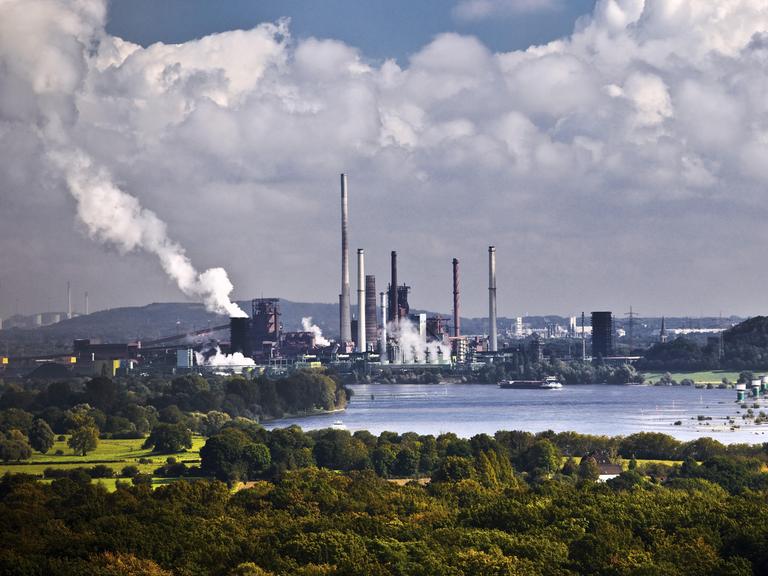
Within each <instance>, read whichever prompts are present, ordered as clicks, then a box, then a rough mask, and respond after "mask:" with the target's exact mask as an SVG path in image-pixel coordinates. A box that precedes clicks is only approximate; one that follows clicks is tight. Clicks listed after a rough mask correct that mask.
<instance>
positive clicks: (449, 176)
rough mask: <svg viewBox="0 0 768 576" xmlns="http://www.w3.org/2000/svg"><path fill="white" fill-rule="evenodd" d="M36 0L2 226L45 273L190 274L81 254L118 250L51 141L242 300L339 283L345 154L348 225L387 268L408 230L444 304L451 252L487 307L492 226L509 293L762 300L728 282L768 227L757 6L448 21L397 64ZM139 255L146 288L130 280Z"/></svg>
mask: <svg viewBox="0 0 768 576" xmlns="http://www.w3.org/2000/svg"><path fill="white" fill-rule="evenodd" d="M35 1H36V7H37V9H36V10H28V9H27V10H24V9H22V8H21V6H22V3H21V2H18V1H11V0H0V11H1V12H2V17H0V61H1V62H2V64H3V65H2V66H0V70H1V71H0V75H1V76H0V143H2V145H3V149H4V151H7V152H6V153H5V154H4V155H3V158H2V159H0V181H1V182H2V184H3V192H2V194H3V196H2V200H3V202H4V206H5V210H3V211H1V212H0V238H2V240H3V243H4V245H7V241H8V240H9V239H10V238H11V237H22V238H25V239H26V240H27V242H26V243H22V244H23V245H22V246H21V247H19V248H18V249H15V251H13V253H9V251H4V252H5V253H4V254H3V255H1V256H0V258H1V259H2V260H0V264H2V265H3V267H4V269H6V270H9V272H10V274H11V275H12V276H13V275H17V276H18V277H19V278H33V277H36V276H35V275H38V276H40V277H42V275H43V274H44V273H45V270H43V269H40V270H38V269H37V268H35V265H34V264H30V262H34V261H37V260H38V259H39V255H40V254H42V253H45V252H46V251H48V252H49V254H47V255H45V256H44V257H43V260H45V259H47V261H49V262H63V264H62V265H63V266H65V267H66V268H67V270H73V271H76V272H79V273H82V274H83V275H84V277H88V281H89V282H100V283H102V284H101V285H102V286H103V289H104V290H113V291H114V292H115V293H118V294H127V293H128V292H130V293H135V292H136V290H137V287H139V286H141V289H142V292H141V294H142V298H141V299H140V300H139V301H143V300H146V299H149V298H156V297H158V298H159V297H167V298H173V297H174V295H175V294H177V293H176V292H175V291H174V289H172V288H171V287H169V286H167V285H163V284H162V282H158V281H154V280H152V278H153V276H152V273H151V272H152V268H151V266H150V265H148V264H146V263H145V262H144V261H141V262H139V261H137V260H129V261H130V262H131V263H132V264H131V266H129V265H128V264H125V265H121V263H120V261H119V260H116V259H115V256H114V255H113V254H110V253H102V252H99V251H96V250H95V249H94V251H93V252H88V260H89V263H92V264H97V265H104V266H106V265H109V266H111V267H113V268H114V269H115V272H114V275H111V277H110V278H103V277H102V276H103V275H97V274H92V275H91V276H88V274H89V272H88V268H89V267H86V266H84V265H82V264H81V263H78V262H76V261H75V260H76V259H73V258H71V257H70V254H71V253H73V247H77V249H78V250H81V251H82V250H87V248H85V247H84V246H83V245H82V244H79V243H78V242H77V241H76V240H74V239H71V238H70V236H73V237H74V235H71V220H69V219H67V218H65V217H64V216H63V215H64V214H71V215H74V214H75V213H76V212H77V211H78V210H79V211H80V216H81V220H83V218H82V216H83V213H82V212H83V210H84V208H85V206H83V205H82V204H81V205H79V206H78V205H77V204H75V205H74V206H72V205H71V200H69V199H68V198H69V196H68V195H67V193H66V191H67V175H66V173H62V171H61V170H58V169H57V168H56V165H55V164H51V162H50V161H49V158H50V155H49V154H48V151H47V149H46V146H47V143H50V142H51V141H52V140H53V141H56V140H55V139H56V138H59V139H60V140H58V141H59V142H66V143H67V144H68V147H71V148H73V149H77V150H80V151H82V153H83V154H85V155H86V156H87V157H88V158H89V159H90V161H91V162H92V163H93V164H94V165H95V166H98V167H100V170H101V169H103V170H104V171H105V172H104V173H106V174H109V181H110V182H111V183H112V184H113V185H114V186H115V188H116V189H119V190H121V191H123V192H125V193H128V194H130V195H131V196H132V197H133V198H135V199H136V201H137V202H138V203H139V206H140V207H141V208H142V209H146V210H148V211H149V213H151V214H152V215H154V217H156V218H158V219H162V221H163V222H165V223H167V225H166V229H167V237H168V238H178V240H176V241H174V242H176V243H178V244H179V245H181V244H183V245H184V246H185V247H186V248H187V249H186V252H185V253H184V254H190V255H191V256H193V257H194V259H195V260H200V261H201V262H210V263H212V264H213V263H216V264H217V265H218V263H221V264H222V265H224V266H226V267H227V268H228V269H230V271H231V273H232V276H233V280H234V284H236V285H237V286H238V289H239V293H238V295H239V296H240V297H249V296H252V295H258V294H259V293H270V294H275V295H278V294H279V295H280V296H282V297H287V298H293V299H304V300H324V301H333V300H335V294H337V293H338V286H337V283H338V278H337V277H338V270H337V263H336V261H337V259H338V258H337V257H336V256H334V255H335V254H337V252H338V247H337V244H338V237H337V236H338V231H337V228H338V226H337V220H338V215H337V204H338V202H337V200H338V198H337V194H338V191H337V189H336V188H337V179H338V173H339V172H342V171H346V172H348V173H349V174H350V188H351V208H350V209H351V214H352V241H353V243H357V244H358V245H360V246H365V247H366V248H367V249H368V250H367V252H368V253H369V254H370V255H371V256H370V260H369V266H370V267H371V268H372V269H374V270H375V269H377V268H378V269H379V270H380V271H381V272H382V273H384V272H385V271H386V255H387V254H388V251H389V250H390V249H399V250H400V253H401V262H402V274H403V275H404V277H407V279H408V282H409V283H410V284H411V285H413V286H414V292H413V303H414V304H415V305H417V306H419V307H422V308H432V309H444V310H447V309H448V308H449V307H450V258H451V257H453V256H459V257H462V258H464V257H466V258H464V260H463V261H464V262H466V263H465V273H464V275H463V277H464V279H465V287H464V289H463V293H464V294H465V295H466V297H465V308H466V309H467V311H468V312H469V313H476V314H480V313H482V310H483V308H484V306H483V302H484V281H483V279H482V278H483V272H482V269H483V265H482V257H481V256H480V255H482V254H483V253H484V247H485V246H487V245H488V244H491V243H492V244H495V245H496V246H497V247H498V250H499V286H500V290H499V299H500V300H499V304H500V312H501V313H502V314H507V315H517V314H521V313H523V312H532V311H538V312H545V311H558V312H569V311H576V310H580V309H581V308H582V307H585V308H589V307H591V306H595V307H598V306H600V307H603V306H605V307H616V308H617V309H618V306H621V305H624V303H625V302H626V301H627V300H629V299H630V298H632V295H633V294H635V297H634V303H635V304H637V303H638V302H639V301H640V300H641V299H642V298H647V299H648V303H647V304H646V306H645V310H644V311H646V312H648V313H652V312H656V311H658V312H661V311H663V309H661V310H660V309H659V308H667V307H675V308H677V309H678V310H681V311H682V310H685V311H686V312H687V313H695V312H698V311H701V310H705V309H706V310H709V311H716V310H718V309H722V308H724V309H726V310H732V309H733V306H734V302H738V303H739V304H738V306H741V307H743V308H739V309H738V310H736V311H739V312H742V313H748V312H754V310H753V309H752V306H757V305H758V304H759V303H760V302H762V296H760V294H759V292H760V290H759V288H758V287H757V286H759V284H760V283H761V281H768V274H766V278H762V276H761V277H760V278H758V279H757V280H756V286H755V287H750V286H748V285H745V284H744V283H739V284H738V285H731V286H729V287H728V290H727V291H726V290H725V289H724V287H725V281H726V280H727V278H729V277H737V276H739V275H740V274H741V273H742V272H743V269H744V267H745V266H746V267H750V268H754V266H753V264H754V262H755V261H758V260H759V258H760V257H761V256H762V254H761V251H760V250H759V249H758V248H757V246H759V245H760V244H761V243H762V242H763V241H768V232H765V229H766V227H765V226H764V225H763V220H764V217H765V209H764V208H763V207H762V198H763V190H764V188H765V186H766V184H768V170H766V168H765V166H766V165H768V152H767V151H768V103H766V99H765V97H764V95H765V93H766V89H767V88H768V72H766V70H768V67H766V64H767V63H768V50H766V48H765V46H766V45H767V44H768V42H766V40H765V38H766V37H768V32H767V31H768V9H766V7H765V6H764V3H763V2H760V1H758V0H728V1H725V0H721V1H714V2H699V1H697V0H675V1H674V2H670V1H669V0H599V1H598V2H597V4H596V6H595V9H594V12H593V14H591V15H590V16H589V17H586V18H583V19H582V20H580V21H579V23H578V25H577V28H576V30H575V31H574V32H573V34H572V35H570V36H569V37H566V38H562V39H559V40H557V41H554V42H551V43H549V44H546V45H542V46H532V47H530V48H529V49H527V50H524V51H515V52H509V53H494V52H492V51H491V50H489V49H488V48H487V47H486V46H484V45H483V43H482V42H480V41H479V40H477V39H475V38H472V37H467V36H461V35H456V34H443V35H440V36H438V37H436V38H435V39H434V40H433V41H431V42H430V43H429V44H427V45H426V46H424V47H423V48H422V49H421V50H419V51H418V52H417V53H415V54H413V55H412V57H411V58H410V60H409V62H408V63H407V64H405V65H398V64H397V63H396V62H394V61H386V62H384V63H373V62H371V61H369V60H368V59H366V57H365V54H362V53H361V52H360V51H359V50H357V49H356V48H354V47H351V46H348V45H346V44H344V43H342V42H339V41H336V40H333V39H316V38H310V39H306V40H300V41H299V40H295V39H293V38H291V36H290V28H289V25H288V24H287V23H285V22H278V23H274V24H265V25H262V26H259V27H257V28H255V29H253V30H247V31H236V32H227V33H222V34H216V35H212V36H208V37H205V38H202V39H199V40H194V41H190V42H187V43H184V44H180V45H173V46H171V45H163V44H155V45H152V46H149V47H147V48H142V47H140V46H136V45H133V44H131V43H129V42H126V41H124V40H121V39H119V38H115V37H112V36H109V35H108V34H106V32H105V31H104V27H103V26H104V18H105V6H104V4H103V3H101V2H97V1H95V0H91V1H85V0H79V1H75V0H72V1H65V0H58V1H54V0H45V1H44V0H35ZM29 4H30V2H29V1H28V0H25V1H24V2H23V6H24V7H28V6H29ZM488 4H489V5H490V4H491V3H488ZM493 5H494V6H497V7H498V6H502V5H504V6H507V8H506V9H511V8H510V7H511V6H513V5H515V6H517V9H521V8H523V7H526V6H529V7H533V6H534V3H533V2H531V3H520V2H517V3H515V2H508V3H503V2H499V3H496V2H494V3H493ZM43 14H47V15H48V16H47V17H45V18H43V17H42V15H43ZM25 31H26V32H25ZM30 31H32V32H34V33H30ZM70 180H71V178H70ZM89 209H90V208H89ZM137 210H138V209H137ZM138 213H139V214H146V213H143V212H141V211H140V210H139V211H138ZM24 218H27V220H26V222H27V223H29V222H30V221H34V222H39V225H40V226H41V227H42V226H44V227H45V229H44V230H43V231H42V232H40V233H38V234H35V235H32V234H30V231H29V230H27V228H29V226H28V225H27V226H24V225H21V224H19V222H21V221H23V219H24ZM121 226H124V223H123V222H118V221H117V220H116V221H115V222H114V223H113V226H112V225H111V226H109V227H107V228H105V229H103V230H102V229H101V228H97V230H96V233H95V236H96V237H102V239H103V236H104V235H109V234H113V233H114V230H113V228H114V229H120V227H121ZM742 227H747V228H748V229H749V230H750V235H751V236H752V239H753V242H751V243H749V245H746V246H745V243H744V242H743V241H742V238H741V237H740V234H739V233H737V231H738V230H740V229H741V228H742ZM91 233H93V231H91ZM169 242H170V241H169ZM112 244H115V243H114V242H112ZM117 244H118V247H119V242H118V243H117ZM678 244H679V245H678ZM753 246H754V247H753ZM129 248H130V246H123V249H129ZM692 255H695V257H694V256H692ZM126 262H127V261H126ZM160 262H161V265H162V266H163V267H165V268H166V269H168V263H167V262H165V261H164V260H163V258H162V257H161V258H160ZM137 266H138V267H143V268H141V269H142V279H143V281H144V283H143V284H139V283H138V282H136V283H134V284H131V283H130V281H129V280H128V279H129V278H130V276H131V272H134V271H135V269H136V268H135V267H137ZM467 268H469V269H467ZM757 274H758V275H760V273H759V272H757ZM657 275H658V277H659V278H660V280H659V282H658V285H657V282H656V277H657ZM566 279H567V281H566ZM661 279H663V281H662V280H661ZM153 282H154V284H153ZM692 282H694V283H695V284H696V290H697V291H698V293H699V297H698V298H697V299H696V300H697V302H696V303H693V304H692V300H691V298H690V295H689V293H690V290H691V283H692ZM192 284H193V285H194V282H192ZM179 286H180V287H181V284H179ZM662 286H663V288H662ZM505 287H508V288H506V289H505ZM186 292H187V294H189V295H191V296H192V297H197V294H198V293H197V292H196V291H195V290H191V291H186ZM145 294H152V295H153V296H144V295H145ZM699 306H700V307H701V310H695V309H691V308H692V307H699ZM649 308H651V309H649Z"/></svg>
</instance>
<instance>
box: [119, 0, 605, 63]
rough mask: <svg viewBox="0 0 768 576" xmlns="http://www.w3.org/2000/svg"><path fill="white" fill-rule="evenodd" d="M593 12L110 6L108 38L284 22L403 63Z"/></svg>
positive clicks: (530, 37) (344, 2)
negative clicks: (453, 40)
mask: <svg viewBox="0 0 768 576" xmlns="http://www.w3.org/2000/svg"><path fill="white" fill-rule="evenodd" d="M545 4H546V3H545ZM593 5H594V0H568V2H566V3H564V4H558V5H556V6H554V7H553V8H547V7H546V6H545V7H544V8H543V9H540V10H533V9H531V10H527V11H522V12H519V11H502V12H497V13H494V14H489V15H488V17H484V18H479V19H473V20H467V19H465V18H461V17H459V16H457V15H456V14H455V13H454V11H453V9H454V8H455V6H456V3H452V2H438V1H435V0H315V1H312V0H218V1H216V2H212V1H210V0H113V1H112V2H111V4H110V7H109V20H108V23H107V31H108V32H110V33H111V34H114V35H116V36H120V37H122V38H124V39H126V40H130V41H132V42H136V43H138V44H141V45H143V46H146V45H148V44H152V43H153V42H158V41H161V42H166V43H180V42H185V41H187V40H191V39H194V38H200V37H202V36H205V35H208V34H211V33H215V32H224V31H227V30H235V29H248V28H252V27H254V26H257V25H258V24H261V23H263V22H274V21H276V20H278V19H279V18H283V17H289V18H290V19H291V32H292V34H293V35H294V36H295V37H296V38H297V39H302V38H306V37H310V36H315V37H318V38H335V39H337V40H341V41H343V42H345V43H347V44H350V45H352V46H355V47H357V48H360V49H361V50H362V52H363V53H364V55H365V56H366V57H367V58H371V59H382V60H383V59H386V58H396V59H397V60H398V61H399V62H401V63H404V62H405V61H406V60H407V57H408V56H409V55H410V54H412V53H414V52H416V51H417V50H419V49H420V48H421V47H423V46H424V45H425V44H427V43H428V42H429V41H430V40H431V39H432V38H433V37H434V36H435V35H437V34H439V33H442V32H457V33H460V34H471V35H474V36H477V37H478V38H480V39H481V40H482V41H483V43H484V44H486V45H487V46H488V47H489V48H491V49H492V50H494V51H497V52H506V51H510V50H519V49H524V48H527V47H528V46H530V45H532V44H541V43H544V42H548V41H550V40H553V39H555V38H559V37H562V36H566V35H568V34H569V33H570V32H571V31H572V30H573V26H574V23H575V22H576V19H577V18H578V17H579V16H582V15H584V14H587V13H589V12H591V11H592V8H593Z"/></svg>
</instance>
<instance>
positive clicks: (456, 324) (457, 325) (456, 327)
mask: <svg viewBox="0 0 768 576" xmlns="http://www.w3.org/2000/svg"><path fill="white" fill-rule="evenodd" d="M453 335H454V337H456V338H458V337H459V336H461V316H460V310H459V259H458V258H454V259H453Z"/></svg>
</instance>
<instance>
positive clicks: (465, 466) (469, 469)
mask: <svg viewBox="0 0 768 576" xmlns="http://www.w3.org/2000/svg"><path fill="white" fill-rule="evenodd" d="M474 476H475V467H474V465H473V463H472V460H471V459H470V458H464V457H461V456H446V457H445V458H443V459H441V460H440V462H439V464H438V466H437V470H435V472H434V474H432V481H433V482H458V481H459V480H468V479H470V478H474Z"/></svg>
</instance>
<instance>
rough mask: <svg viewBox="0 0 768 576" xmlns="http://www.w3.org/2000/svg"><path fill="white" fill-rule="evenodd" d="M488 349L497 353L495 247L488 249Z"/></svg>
mask: <svg viewBox="0 0 768 576" xmlns="http://www.w3.org/2000/svg"><path fill="white" fill-rule="evenodd" d="M488 349H489V351H491V352H498V350H499V342H498V335H497V333H496V247H495V246H489V247H488Z"/></svg>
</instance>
